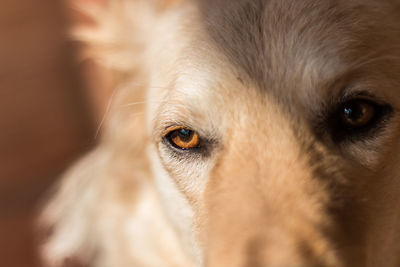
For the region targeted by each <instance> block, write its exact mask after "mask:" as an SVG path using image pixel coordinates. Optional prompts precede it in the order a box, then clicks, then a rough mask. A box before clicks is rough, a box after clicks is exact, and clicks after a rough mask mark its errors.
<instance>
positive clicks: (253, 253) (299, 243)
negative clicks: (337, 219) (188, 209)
mask: <svg viewBox="0 0 400 267" xmlns="http://www.w3.org/2000/svg"><path fill="white" fill-rule="evenodd" d="M266 228H268V227H266ZM314 241H316V240H314ZM317 244H318V241H317ZM315 245H316V243H313V244H311V243H308V242H307V241H305V240H299V239H298V238H296V236H294V235H292V234H290V233H288V232H285V231H284V229H273V230H270V231H268V230H267V231H265V233H258V234H256V235H252V236H251V237H248V238H247V239H244V240H237V242H235V243H231V244H226V247H225V248H219V250H218V249H217V250H218V251H220V252H222V253H218V254H214V258H211V259H210V261H209V264H207V267H217V266H230V267H337V266H340V265H339V264H338V262H336V261H335V257H334V255H333V254H330V253H321V252H322V247H316V246H315ZM320 245H323V244H322V242H321V243H320Z"/></svg>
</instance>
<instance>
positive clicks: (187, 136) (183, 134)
mask: <svg viewBox="0 0 400 267" xmlns="http://www.w3.org/2000/svg"><path fill="white" fill-rule="evenodd" d="M178 136H179V138H180V139H181V140H182V141H183V142H189V141H190V140H191V139H192V136H193V131H191V130H186V129H180V130H179V131H178Z"/></svg>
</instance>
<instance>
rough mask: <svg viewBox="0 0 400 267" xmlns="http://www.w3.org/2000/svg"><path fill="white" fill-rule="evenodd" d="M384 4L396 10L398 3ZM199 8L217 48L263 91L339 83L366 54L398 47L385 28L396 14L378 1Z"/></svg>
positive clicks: (214, 2)
mask: <svg viewBox="0 0 400 267" xmlns="http://www.w3.org/2000/svg"><path fill="white" fill-rule="evenodd" d="M380 2H381V1H380ZM384 2H385V3H387V4H390V3H391V5H388V6H391V9H393V3H392V2H393V1H392V2H390V0H385V1H384ZM199 6H200V8H201V10H202V14H203V17H204V21H205V26H206V29H207V31H208V33H209V35H210V36H211V38H212V39H213V40H214V43H215V44H216V46H217V47H218V48H219V49H220V50H221V51H222V52H223V53H224V54H225V55H226V56H227V58H228V59H229V60H230V62H231V63H232V64H233V65H235V66H236V67H237V68H238V69H240V71H242V72H244V73H246V74H247V76H248V77H249V79H250V80H252V81H253V82H254V83H256V84H257V85H258V87H260V88H261V89H266V88H268V90H271V89H275V90H276V91H279V90H281V89H283V88H291V87H294V86H293V85H294V84H300V85H301V84H302V82H303V83H304V79H306V81H308V82H310V79H311V80H312V79H315V80H318V79H321V77H325V78H326V79H333V77H332V76H334V75H335V74H336V75H337V73H336V72H337V70H343V69H344V68H343V67H346V65H350V64H357V60H360V56H361V55H368V54H371V53H372V51H378V50H379V51H380V50H382V52H383V51H387V47H386V45H385V44H386V43H392V44H393V43H395V42H385V41H384V40H385V39H387V36H395V35H393V34H387V33H388V31H390V29H388V27H386V26H384V25H385V22H384V21H385V20H387V19H388V17H390V16H391V15H390V14H394V13H393V11H392V12H391V11H389V10H385V9H386V7H388V6H386V5H385V4H382V3H379V5H377V4H376V3H375V1H330V0H326V1H314V0H305V1H292V0H202V1H199ZM392 24H393V23H392ZM389 25H390V24H389ZM391 33H393V32H391ZM374 56H376V55H374ZM365 60H366V59H365ZM294 63H295V64H294ZM359 64H361V62H360V63H359ZM310 74H311V75H310ZM310 76H311V77H310ZM293 79H297V80H293ZM293 89H294V88H293Z"/></svg>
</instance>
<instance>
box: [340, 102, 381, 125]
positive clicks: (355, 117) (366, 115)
mask: <svg viewBox="0 0 400 267" xmlns="http://www.w3.org/2000/svg"><path fill="white" fill-rule="evenodd" d="M376 113H377V106H376V105H374V104H373V103H371V102H369V101H366V100H362V99H356V100H351V101H348V102H346V103H344V104H343V105H342V106H341V108H340V119H341V123H342V125H344V126H346V127H348V128H360V127H365V126H367V125H368V124H370V123H371V122H372V121H373V119H374V117H375V115H376Z"/></svg>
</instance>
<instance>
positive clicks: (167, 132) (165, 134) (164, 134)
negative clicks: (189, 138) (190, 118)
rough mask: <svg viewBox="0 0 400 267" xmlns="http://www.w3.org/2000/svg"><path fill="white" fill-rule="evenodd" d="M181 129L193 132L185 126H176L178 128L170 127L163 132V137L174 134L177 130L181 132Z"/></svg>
mask: <svg viewBox="0 0 400 267" xmlns="http://www.w3.org/2000/svg"><path fill="white" fill-rule="evenodd" d="M180 129H188V130H191V128H189V127H185V126H178V125H176V126H170V127H168V128H167V129H165V130H164V131H163V132H162V134H161V136H162V137H165V136H167V135H168V134H169V133H171V132H173V131H176V130H180ZM192 131H193V130H192Z"/></svg>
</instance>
